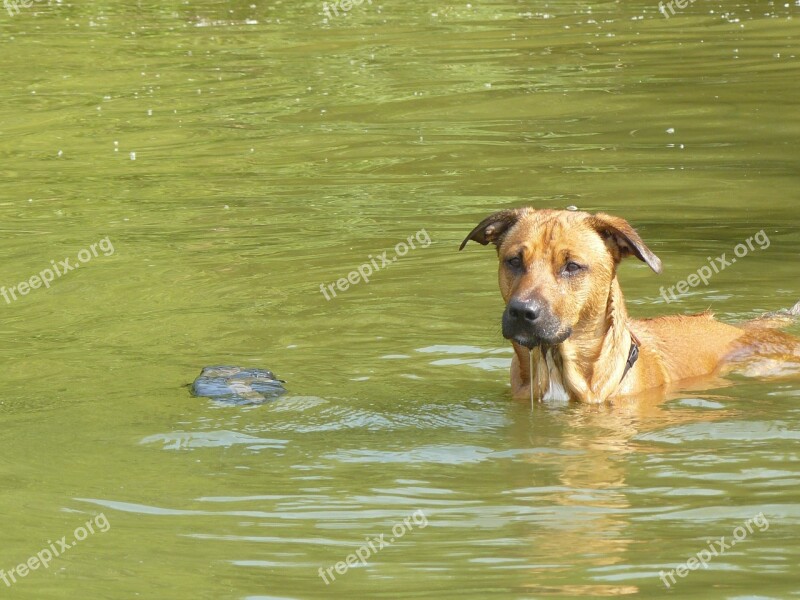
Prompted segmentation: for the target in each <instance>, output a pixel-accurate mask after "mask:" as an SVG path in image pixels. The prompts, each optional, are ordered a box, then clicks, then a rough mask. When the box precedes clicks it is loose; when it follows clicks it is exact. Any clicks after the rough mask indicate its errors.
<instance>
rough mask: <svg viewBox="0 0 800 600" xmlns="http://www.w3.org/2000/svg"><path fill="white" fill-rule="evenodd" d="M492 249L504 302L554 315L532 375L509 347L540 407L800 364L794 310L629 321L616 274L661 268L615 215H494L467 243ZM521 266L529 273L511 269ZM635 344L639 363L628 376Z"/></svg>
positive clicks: (515, 373)
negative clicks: (575, 268) (768, 363)
mask: <svg viewBox="0 0 800 600" xmlns="http://www.w3.org/2000/svg"><path fill="white" fill-rule="evenodd" d="M470 240H473V241H476V242H478V243H480V244H484V245H486V244H489V243H492V244H494V245H495V246H496V248H497V253H498V257H499V259H500V269H499V284H500V291H501V294H502V296H503V299H504V301H505V302H506V304H508V302H509V301H511V300H512V299H520V298H522V299H530V298H532V297H536V298H541V299H543V300H542V301H543V302H544V303H545V304H546V306H547V312H548V315H552V317H551V320H552V325H551V326H548V328H547V330H546V333H547V335H551V334H552V336H551V337H552V338H553V339H555V340H559V341H560V340H561V339H563V338H564V336H566V339H564V340H563V341H560V342H559V343H557V344H554V345H547V344H537V345H536V346H534V347H533V348H532V350H530V352H532V353H533V362H534V373H533V377H532V378H531V373H530V372H529V371H530V369H529V350H528V348H527V347H525V346H523V345H521V344H520V343H519V342H518V341H514V340H512V347H513V348H514V357H513V359H512V365H511V386H512V392H513V395H514V396H515V397H516V398H527V397H529V395H530V386H531V385H533V392H534V394H533V395H534V397H536V398H538V399H540V400H566V399H572V400H578V401H581V402H587V403H601V402H604V401H606V400H608V399H613V398H615V397H620V396H630V395H635V394H640V393H642V392H644V391H645V390H651V389H654V388H659V387H666V386H669V385H672V384H675V383H677V382H680V381H682V380H690V379H692V380H694V379H696V378H697V377H702V376H708V375H712V374H716V373H719V372H720V370H721V369H726V370H730V368H731V367H733V366H735V365H736V364H737V363H738V364H744V363H746V362H747V361H750V360H752V359H753V358H755V357H763V356H766V355H769V356H772V357H778V360H794V361H797V362H800V340H798V339H797V338H794V337H792V336H790V335H788V334H785V333H783V332H781V331H777V330H775V329H774V328H775V327H779V326H785V325H787V324H789V323H791V322H792V318H793V317H795V316H798V315H800V302H798V303H797V304H796V305H795V306H794V307H793V308H792V309H789V310H788V311H783V312H779V313H773V314H770V315H766V316H765V318H763V319H757V320H755V321H751V322H748V323H745V324H743V325H741V326H738V327H737V326H733V325H728V324H725V323H720V322H719V321H717V320H715V319H714V316H713V315H712V314H711V313H702V314H698V315H691V316H677V315H676V316H666V317H658V318H653V319H639V320H636V319H630V318H629V317H628V313H627V309H626V306H625V298H624V295H623V293H622V290H621V288H620V285H619V281H618V280H617V267H618V265H619V263H620V261H621V260H622V259H624V258H626V257H628V256H635V257H637V258H639V259H640V260H642V261H643V262H645V263H647V264H648V265H649V266H650V267H651V268H652V269H653V270H654V271H656V272H660V271H661V261H660V260H659V259H658V257H656V256H655V254H653V253H652V251H651V250H650V249H649V248H648V247H647V246H646V245H645V244H644V242H643V241H642V239H641V238H640V237H639V235H638V234H637V233H636V231H635V230H634V229H633V228H632V227H631V226H630V224H628V222H627V221H625V220H624V219H621V218H619V217H614V216H611V215H605V214H597V215H591V214H589V213H585V212H578V211H554V210H535V209H532V208H522V209H516V210H506V211H500V212H498V213H495V214H493V215H491V216H489V217H487V218H486V219H485V220H484V221H482V222H481V223H480V224H479V225H478V226H477V227H475V229H473V230H472V232H470V234H469V235H468V236H467V238H466V239H465V240H464V242H463V243H462V245H461V248H463V247H464V245H465V244H466V243H467V242H468V241H470ZM514 257H520V258H521V260H522V262H523V264H524V268H520V269H517V270H516V271H515V270H514V269H512V268H511V267H509V266H508V260H509V258H514ZM571 257H578V259H579V260H580V261H581V262H582V263H585V264H586V265H587V268H586V272H585V273H581V275H580V277H569V278H567V277H565V276H559V274H558V273H559V269H560V268H561V267H562V265H563V263H564V262H565V261H568V260H570V259H571ZM632 339H637V340H638V342H639V344H638V345H639V359H638V360H637V362H636V363H635V364H634V366H633V368H632V369H631V370H630V371H629V372H628V373H627V374H626V375H625V376H624V378H623V374H624V373H625V365H626V361H627V359H628V353H629V350H630V347H631V341H632Z"/></svg>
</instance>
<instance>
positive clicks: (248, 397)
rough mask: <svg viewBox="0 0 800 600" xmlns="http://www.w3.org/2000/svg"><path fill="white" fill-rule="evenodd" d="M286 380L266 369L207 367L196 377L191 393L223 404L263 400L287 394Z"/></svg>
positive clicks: (260, 401)
mask: <svg viewBox="0 0 800 600" xmlns="http://www.w3.org/2000/svg"><path fill="white" fill-rule="evenodd" d="M283 383H284V382H283V381H282V380H280V379H276V378H275V375H273V373H272V371H267V370H266V369H243V368H242V367H205V368H204V369H203V371H202V372H201V373H200V375H199V376H198V378H197V379H195V380H194V383H193V384H192V393H193V394H194V395H195V396H202V397H205V398H211V399H212V400H215V401H217V402H221V403H223V404H262V403H264V402H271V401H273V400H276V399H278V398H279V397H280V396H281V395H283V394H285V393H286V388H285V387H283V385H282V384H283Z"/></svg>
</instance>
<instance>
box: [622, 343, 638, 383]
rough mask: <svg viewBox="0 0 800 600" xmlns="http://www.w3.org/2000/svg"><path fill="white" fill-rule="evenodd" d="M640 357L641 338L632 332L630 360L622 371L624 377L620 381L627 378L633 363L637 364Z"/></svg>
mask: <svg viewBox="0 0 800 600" xmlns="http://www.w3.org/2000/svg"><path fill="white" fill-rule="evenodd" d="M638 359H639V340H637V339H636V336H635V335H633V333H631V349H630V351H629V352H628V360H627V361H626V362H625V370H624V371H623V372H622V379H620V380H619V381H620V383H622V381H624V380H625V375H627V374H628V371H630V370H631V369H632V368H633V365H635V364H636V361H637V360H638Z"/></svg>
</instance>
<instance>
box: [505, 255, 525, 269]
mask: <svg viewBox="0 0 800 600" xmlns="http://www.w3.org/2000/svg"><path fill="white" fill-rule="evenodd" d="M506 264H507V265H508V266H509V267H511V268H512V269H519V268H520V267H522V259H521V258H520V257H519V256H512V257H511V258H507V259H506Z"/></svg>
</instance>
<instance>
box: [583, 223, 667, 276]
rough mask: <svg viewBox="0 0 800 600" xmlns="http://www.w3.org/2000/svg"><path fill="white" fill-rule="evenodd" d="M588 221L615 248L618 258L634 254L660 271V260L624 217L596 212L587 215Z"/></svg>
mask: <svg viewBox="0 0 800 600" xmlns="http://www.w3.org/2000/svg"><path fill="white" fill-rule="evenodd" d="M589 223H590V225H591V226H592V227H593V228H594V229H595V230H596V231H597V233H599V234H600V235H601V236H602V237H603V239H604V240H606V243H607V244H610V245H611V247H612V249H615V251H616V256H618V260H622V259H623V258H626V257H628V256H635V257H636V258H638V259H639V260H641V261H643V262H645V263H647V265H648V266H649V267H650V268H651V269H653V271H655V272H656V273H661V260H660V259H659V258H658V257H657V256H656V255H655V254H653V253H652V252H651V250H650V248H648V247H647V246H646V245H645V243H644V242H643V241H642V238H640V237H639V234H638V233H636V231H635V230H634V229H633V227H631V225H630V223H628V222H627V221H626V220H625V219H621V218H620V217H614V216H612V215H606V214H604V213H597V214H596V215H592V216H590V217H589Z"/></svg>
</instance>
